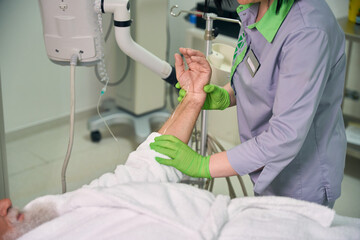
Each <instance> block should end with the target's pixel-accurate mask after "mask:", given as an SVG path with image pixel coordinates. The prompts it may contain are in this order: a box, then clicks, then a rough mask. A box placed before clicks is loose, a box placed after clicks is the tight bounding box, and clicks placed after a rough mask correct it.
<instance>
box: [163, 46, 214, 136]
mask: <svg viewBox="0 0 360 240" xmlns="http://www.w3.org/2000/svg"><path fill="white" fill-rule="evenodd" d="M180 53H182V54H183V56H184V58H185V60H186V63H187V65H188V69H187V70H186V69H185V64H184V62H183V60H182V58H181V56H180V55H179V54H175V68H176V75H177V79H178V81H179V83H180V86H181V87H182V88H183V89H185V90H186V92H187V94H186V96H185V98H184V99H183V100H182V102H181V103H180V104H179V105H178V107H177V108H176V110H175V111H174V113H173V115H172V116H171V117H170V118H169V119H168V120H167V122H166V123H165V124H164V125H163V127H162V128H161V129H160V130H159V133H161V134H163V135H165V134H167V135H173V136H175V137H177V138H179V139H180V140H181V141H183V142H185V143H187V142H188V141H189V139H190V136H191V133H192V130H193V128H194V125H195V123H196V119H197V118H198V116H199V113H200V111H201V108H202V106H203V104H204V101H205V99H206V93H205V92H204V90H203V88H204V86H205V85H206V84H208V83H209V81H210V77H211V67H210V65H209V63H208V62H207V60H206V57H205V56H204V54H202V53H201V52H200V51H196V50H193V49H188V48H180Z"/></svg>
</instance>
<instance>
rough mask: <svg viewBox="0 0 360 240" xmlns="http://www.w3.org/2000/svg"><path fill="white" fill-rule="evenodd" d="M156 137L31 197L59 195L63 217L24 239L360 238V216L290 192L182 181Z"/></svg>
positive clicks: (58, 206)
mask: <svg viewBox="0 0 360 240" xmlns="http://www.w3.org/2000/svg"><path fill="white" fill-rule="evenodd" d="M157 135H158V134H155V133H153V134H151V135H150V136H149V138H148V139H147V140H146V141H145V142H144V143H143V144H141V145H140V146H139V148H138V149H137V150H136V151H135V152H133V153H131V154H130V156H129V159H128V161H127V163H126V165H125V166H122V165H120V166H118V167H117V169H116V170H115V172H114V173H109V174H105V175H103V176H102V177H100V178H99V179H97V180H94V181H93V182H92V183H91V184H90V185H87V186H84V187H82V188H81V189H79V190H77V191H74V192H71V193H67V194H64V195H58V196H45V197H42V198H39V199H36V200H34V201H33V202H31V203H29V204H28V205H27V206H26V208H31V207H32V206H33V205H35V204H38V203H45V202H47V203H49V202H50V203H53V204H55V206H56V209H57V211H58V213H59V215H60V216H59V217H58V218H55V219H54V220H52V221H50V222H47V223H45V224H43V225H41V226H40V227H38V228H36V229H34V230H33V231H31V232H29V233H28V234H26V235H24V236H23V237H22V238H21V239H32V240H33V239H141V240H143V239H264V238H265V239H279V238H280V239H360V220H359V219H351V218H341V217H337V218H335V220H334V216H335V213H334V211H333V210H331V209H328V208H326V207H323V206H320V205H317V204H313V203H308V202H304V201H298V200H294V199H290V198H284V197H256V198H239V199H234V200H232V201H230V199H229V197H228V196H223V195H219V196H214V195H213V194H212V193H210V192H207V191H204V190H200V189H197V188H194V187H192V186H189V185H185V184H179V183H176V182H178V181H179V180H180V178H181V173H180V172H178V171H177V170H175V169H173V168H171V167H167V166H163V165H160V164H158V163H157V162H156V161H155V160H154V157H155V156H158V154H157V153H155V152H154V151H152V150H150V148H149V143H150V142H152V141H153V139H154V137H155V136H157Z"/></svg>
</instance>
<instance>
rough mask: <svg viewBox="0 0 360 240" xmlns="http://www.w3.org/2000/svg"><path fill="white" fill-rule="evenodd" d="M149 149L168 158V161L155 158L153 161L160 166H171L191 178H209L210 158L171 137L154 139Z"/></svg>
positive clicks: (165, 136)
mask: <svg viewBox="0 0 360 240" xmlns="http://www.w3.org/2000/svg"><path fill="white" fill-rule="evenodd" d="M150 148H151V149H152V150H154V151H156V152H158V153H161V154H164V155H166V156H168V157H170V159H165V158H160V157H156V158H155V160H156V161H157V162H158V163H160V164H164V165H167V166H172V167H174V168H176V169H178V170H179V171H181V172H183V173H185V174H186V175H188V176H191V177H197V178H211V175H210V171H209V161H210V156H207V157H204V156H201V155H200V154H198V153H197V152H195V151H194V150H192V149H191V148H190V147H189V146H188V145H186V144H185V143H183V142H182V141H181V140H180V139H178V138H176V137H174V136H172V135H162V136H159V137H156V138H155V142H153V143H150Z"/></svg>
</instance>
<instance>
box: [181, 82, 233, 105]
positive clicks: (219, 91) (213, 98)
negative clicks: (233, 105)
mask: <svg viewBox="0 0 360 240" xmlns="http://www.w3.org/2000/svg"><path fill="white" fill-rule="evenodd" d="M175 87H176V88H178V89H180V88H181V87H180V84H179V83H177V84H176V85H175ZM204 91H205V92H206V93H207V94H206V99H205V102H204V105H203V107H202V109H205V110H224V109H226V108H228V107H229V105H230V95H229V93H228V92H227V91H226V90H225V89H224V88H221V87H218V86H216V85H212V84H209V85H206V86H204ZM185 95H186V91H185V90H184V89H180V91H179V97H178V101H179V102H181V100H182V99H183V98H184V97H185Z"/></svg>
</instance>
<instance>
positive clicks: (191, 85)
mask: <svg viewBox="0 0 360 240" xmlns="http://www.w3.org/2000/svg"><path fill="white" fill-rule="evenodd" d="M179 50H180V53H181V54H183V56H184V58H185V61H186V63H187V65H188V69H187V70H186V69H185V64H184V61H183V59H182V58H181V56H180V55H179V54H175V68H176V77H177V79H178V81H179V83H180V86H181V88H182V89H184V90H185V91H186V92H187V94H194V95H198V96H202V97H204V96H206V93H205V92H204V90H203V89H204V86H205V85H207V84H208V83H209V81H210V77H211V67H210V64H209V63H208V61H207V60H206V57H205V55H204V54H202V53H201V52H200V51H197V50H193V49H190V48H180V49H179Z"/></svg>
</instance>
